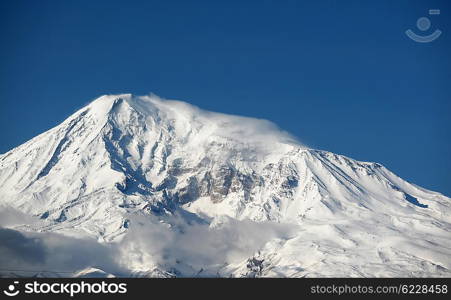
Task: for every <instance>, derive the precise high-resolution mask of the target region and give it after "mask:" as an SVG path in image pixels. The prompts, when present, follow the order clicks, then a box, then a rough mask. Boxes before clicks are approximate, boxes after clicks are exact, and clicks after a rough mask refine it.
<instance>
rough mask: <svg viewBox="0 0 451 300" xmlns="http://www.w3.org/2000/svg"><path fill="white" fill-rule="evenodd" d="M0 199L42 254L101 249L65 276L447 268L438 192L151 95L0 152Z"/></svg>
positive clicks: (86, 112) (12, 226)
mask: <svg viewBox="0 0 451 300" xmlns="http://www.w3.org/2000/svg"><path fill="white" fill-rule="evenodd" d="M0 205H2V206H3V207H4V208H5V209H9V210H12V209H13V210H14V211H15V214H20V215H21V217H20V218H19V217H17V218H16V220H13V221H14V222H10V223H8V224H5V222H3V223H1V225H3V226H4V227H8V228H9V229H7V230H11V231H12V230H14V232H16V233H17V234H19V233H20V234H21V235H22V237H23V238H24V239H41V241H42V243H41V244H40V245H41V247H43V248H44V249H46V251H47V252H45V251H44V252H45V253H47V254H48V256H50V254H49V253H48V252H49V251H50V250H49V249H50V246H49V245H53V246H55V243H56V245H60V244H58V243H59V242H55V241H66V240H69V239H75V240H77V241H84V242H86V241H87V240H89V241H90V242H89V243H91V242H92V241H95V242H92V243H94V244H95V246H92V245H91V244H87V245H91V246H89V247H91V248H90V249H92V251H98V252H99V253H102V255H104V256H111V257H110V258H111V259H110V260H108V261H106V260H105V259H106V258H105V259H101V260H100V259H99V260H96V261H94V262H88V261H85V260H83V262H82V263H79V264H78V265H71V268H72V269H71V270H73V273H74V274H78V275H74V276H81V275H79V274H84V275H86V276H89V274H90V273H89V272H90V271H89V270H96V274H97V273H98V274H102V276H103V275H104V276H227V277H229V276H233V277H255V276H272V277H282V276H290V277H301V276H321V277H322V276H338V277H340V276H341V277H349V276H358V277H362V276H365V277H380V276H403V277H406V276H407V277H410V276H450V275H451V261H450V257H451V243H450V240H451V239H450V237H451V199H450V198H448V197H445V196H443V195H441V194H439V193H436V192H432V191H428V190H426V189H423V188H420V187H418V186H416V185H413V184H411V183H408V182H406V181H404V180H403V179H401V178H399V177H398V176H396V175H395V174H393V173H392V172H390V171H389V170H387V169H386V168H385V167H384V166H382V165H380V164H378V163H368V162H359V161H356V160H353V159H351V158H348V157H345V156H342V155H337V154H333V153H330V152H326V151H320V150H314V149H310V148H309V147H306V146H304V145H302V144H300V143H299V142H298V141H297V140H296V139H295V138H293V137H292V136H290V135H289V134H288V133H285V132H283V131H281V130H280V129H278V128H277V127H276V126H275V125H273V124H272V123H270V122H268V121H265V120H258V119H252V118H245V117H238V116H231V115H225V114H220V113H213V112H207V111H204V110H201V109H199V108H196V107H194V106H191V105H189V104H187V103H184V102H180V101H169V100H162V99H160V98H158V97H156V96H144V97H136V96H133V95H130V94H124V95H108V96H102V97H100V98H98V99H96V100H95V101H93V102H92V103H90V104H89V105H87V106H86V107H84V108H82V109H80V110H79V111H77V112H75V113H74V114H73V115H72V116H70V117H69V118H68V119H66V120H65V121H64V122H63V123H61V124H60V125H58V126H56V127H55V128H53V129H50V130H48V131H47V132H45V133H43V134H40V135H39V136H37V137H35V138H33V139H31V140H30V141H28V142H26V143H25V144H23V145H21V146H19V147H17V148H14V149H12V150H11V151H9V152H7V153H5V154H2V155H0ZM19 219H20V221H18V220H19ZM3 230H6V229H3ZM8 234H9V235H11V234H13V233H12V232H9V231H8ZM49 243H50V244H49ZM52 243H53V244H52ZM61 243H63V242H61ZM68 243H69V244H70V245H75V244H77V243H73V241H71V242H68ZM86 243H87V242H86ZM8 245H9V244H8ZM8 245H7V247H9V248H8V249H7V250H8V251H10V252H11V253H12V252H13V249H14V248H13V246H12V245H9V246H8ZM0 249H1V247H0ZM62 249H66V250H64V251H69V252H70V249H69V248H67V247H66V248H64V247H63V248H62ZM96 249H97V250H96ZM105 249H107V250H105ZM8 253H9V252H8ZM11 255H12V254H11ZM48 258H49V257H47V258H46V257H44V259H41V261H40V262H33V263H30V264H29V265H34V266H35V267H36V266H37V265H38V266H39V267H40V268H46V269H45V270H48V268H49V266H48V265H46V264H45V262H46V261H47V259H48ZM20 259H21V258H20V257H19V258H18V257H14V259H13V260H11V261H15V263H17V261H20ZM61 259H62V258H61ZM48 261H50V259H49V260H48ZM0 263H1V266H2V268H0V269H7V267H9V266H10V265H9V261H7V260H6V259H3V260H2V259H0ZM21 263H23V264H24V265H26V261H25V260H24V261H23V262H21ZM39 264H40V265H39ZM94 264H95V265H94ZM61 265H64V261H63V260H61ZM113 265H114V267H113ZM50 267H51V266H50ZM34 270H36V269H34ZM86 270H87V271H86ZM55 273H56V274H58V272H57V271H55ZM9 275H11V274H9ZM19 275H21V274H19Z"/></svg>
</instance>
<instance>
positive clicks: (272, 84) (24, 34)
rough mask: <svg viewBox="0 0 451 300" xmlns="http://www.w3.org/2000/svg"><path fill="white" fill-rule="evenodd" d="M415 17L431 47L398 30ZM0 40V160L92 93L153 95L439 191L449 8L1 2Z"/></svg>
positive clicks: (448, 88) (449, 59)
mask: <svg viewBox="0 0 451 300" xmlns="http://www.w3.org/2000/svg"><path fill="white" fill-rule="evenodd" d="M431 8H438V9H441V14H440V15H438V16H428V10H429V9H431ZM422 16H427V17H429V18H430V20H431V21H432V25H431V28H430V29H429V31H426V33H431V32H432V31H434V30H435V29H440V30H442V32H443V34H442V36H441V37H439V39H437V40H436V41H434V42H432V43H429V44H419V43H415V42H413V41H412V40H410V39H408V38H407V36H406V35H405V34H404V31H405V30H407V29H409V28H410V29H412V30H414V31H415V32H417V33H422V32H421V31H419V30H418V29H417V28H416V20H417V19H418V18H419V17H422ZM0 38H1V43H0V123H1V128H2V130H1V131H0V141H1V143H0V153H3V152H6V151H8V150H9V149H11V148H12V147H15V146H18V145H19V144H21V143H23V142H25V141H26V140H28V139H30V138H32V137H34V136H35V135H37V134H39V133H41V132H43V131H45V130H47V129H49V128H51V127H53V126H55V125H57V124H58V123H59V122H61V121H62V120H64V119H65V118H66V117H67V116H69V115H70V114H71V113H73V112H74V111H75V110H76V109H78V108H80V107H82V106H83V105H84V104H86V103H87V102H89V101H90V100H91V99H93V98H95V97H97V96H99V95H102V94H106V93H125V92H130V93H134V94H147V93H149V92H153V93H155V94H157V95H160V96H162V97H165V98H172V99H180V100H185V101H188V102H190V103H193V104H195V105H197V106H200V107H202V108H204V109H208V110H213V111H219V112H224V113H231V114H238V115H245V116H252V117H258V118H265V119H269V120H271V121H273V122H275V123H277V124H278V125H279V126H280V127H281V128H283V129H285V130H287V131H289V132H291V133H293V134H294V135H296V136H298V137H299V138H300V140H301V141H303V142H304V143H306V144H307V145H309V146H311V147H315V148H319V149H324V150H328V151H332V152H336V153H339V154H344V155H347V156H350V157H352V158H355V159H359V160H364V161H377V162H380V163H382V164H384V165H385V166H387V167H388V168H389V169H391V170H392V171H394V172H395V173H397V174H398V175H400V176H401V177H403V178H405V179H407V180H409V181H412V182H414V183H416V184H418V185H420V186H423V187H426V188H429V189H432V190H436V191H439V192H442V193H444V194H446V195H448V196H451V153H450V152H451V151H450V149H451V133H450V129H451V121H450V120H451V118H450V115H451V103H450V102H451V3H450V2H449V1H421V0H420V1H411V0H404V1H346V0H343V1H338V0H337V1H325V0H322V1H313V0H312V1H236V2H235V1H169V0H166V1H20V0H18V1H2V2H1V4H0Z"/></svg>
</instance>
